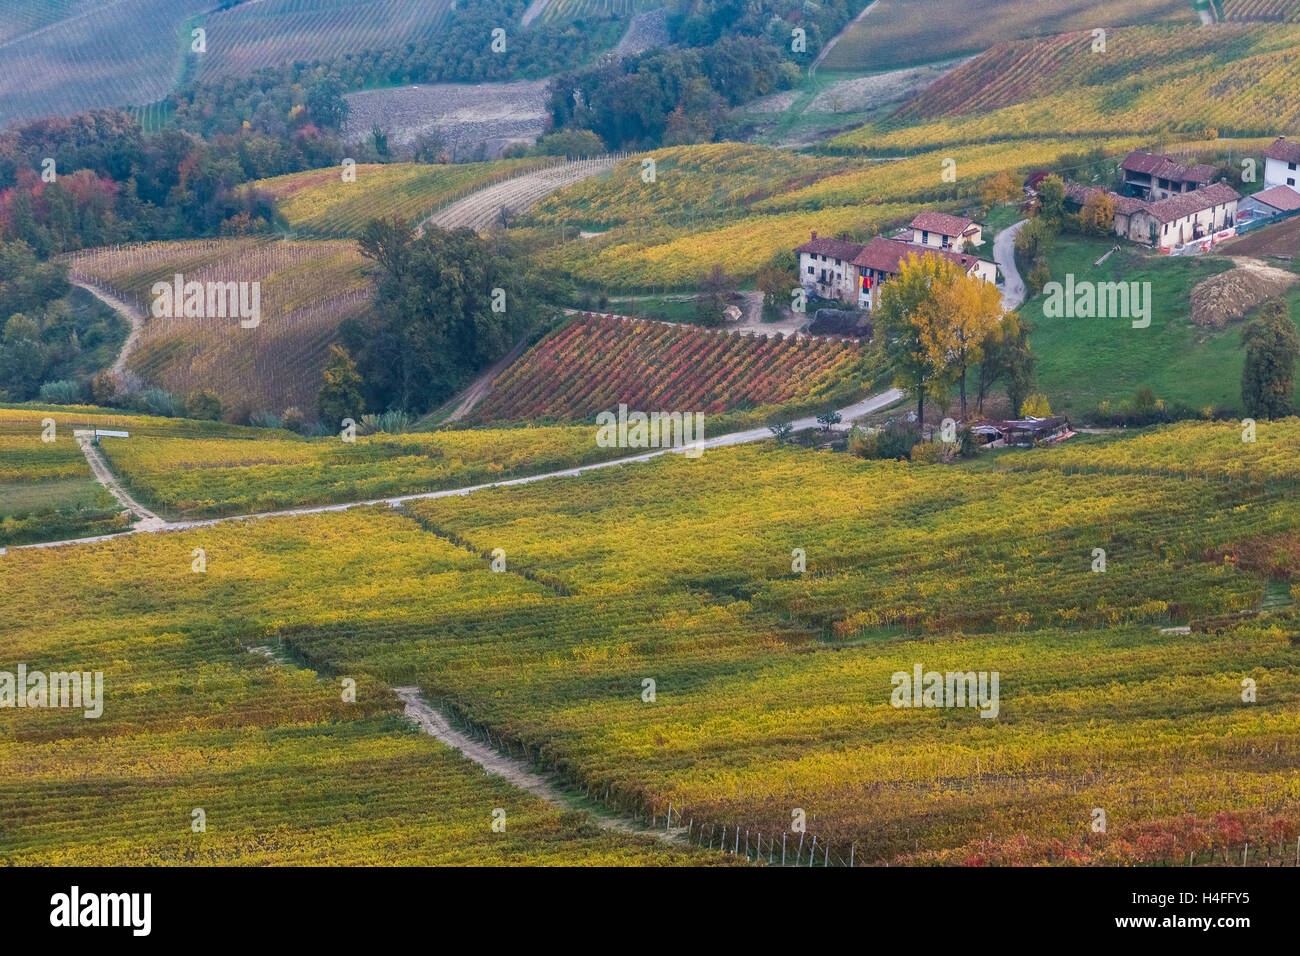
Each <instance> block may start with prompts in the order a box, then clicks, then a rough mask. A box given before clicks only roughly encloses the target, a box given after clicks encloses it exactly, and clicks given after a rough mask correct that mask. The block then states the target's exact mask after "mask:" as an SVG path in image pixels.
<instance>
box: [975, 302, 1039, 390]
mask: <svg viewBox="0 0 1300 956" xmlns="http://www.w3.org/2000/svg"><path fill="white" fill-rule="evenodd" d="M1036 361H1037V358H1036V357H1035V355H1034V353H1033V352H1032V351H1031V350H1030V348H1029V326H1028V325H1027V324H1026V323H1025V321H1024V320H1023V319H1021V318H1020V314H1019V313H1018V312H1008V313H1007V314H1006V315H1004V316H1003V317H1002V321H1001V322H1000V323H999V324H998V328H997V331H996V332H995V333H994V334H993V335H991V336H990V337H989V338H988V340H987V341H986V342H985V343H984V360H983V361H982V362H980V370H979V378H978V380H977V383H976V389H977V392H976V407H977V408H978V409H979V411H980V412H981V413H983V411H984V399H985V398H987V397H988V395H989V393H990V392H991V391H992V390H993V386H994V385H996V384H997V383H998V382H1003V383H1004V384H1005V385H1006V390H1007V400H1008V404H1009V405H1010V406H1011V413H1012V414H1013V415H1014V414H1015V413H1016V410H1017V409H1018V408H1020V406H1021V405H1022V404H1023V403H1024V401H1025V398H1026V396H1027V395H1028V394H1029V389H1030V388H1031V387H1032V386H1033V383H1034V364H1035V362H1036Z"/></svg>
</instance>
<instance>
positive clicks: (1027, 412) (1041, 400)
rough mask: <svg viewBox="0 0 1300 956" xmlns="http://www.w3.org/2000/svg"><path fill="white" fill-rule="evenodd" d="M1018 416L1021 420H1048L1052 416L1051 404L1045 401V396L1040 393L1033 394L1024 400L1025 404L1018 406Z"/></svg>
mask: <svg viewBox="0 0 1300 956" xmlns="http://www.w3.org/2000/svg"><path fill="white" fill-rule="evenodd" d="M1020 415H1021V417H1022V418H1050V417H1051V415H1052V406H1051V403H1049V402H1048V401H1047V396H1046V395H1044V394H1043V393H1042V392H1035V393H1034V394H1033V395H1030V396H1029V397H1028V398H1026V399H1025V403H1024V404H1023V405H1021V406H1020Z"/></svg>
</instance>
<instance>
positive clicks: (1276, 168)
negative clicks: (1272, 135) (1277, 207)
mask: <svg viewBox="0 0 1300 956" xmlns="http://www.w3.org/2000/svg"><path fill="white" fill-rule="evenodd" d="M1298 166H1300V143H1288V142H1287V139H1286V137H1285V136H1279V137H1278V138H1277V139H1275V140H1273V142H1272V143H1271V144H1270V145H1269V147H1268V149H1266V150H1264V185H1265V186H1290V187H1292V188H1296V182H1297V180H1298V179H1300V171H1297V167H1298Z"/></svg>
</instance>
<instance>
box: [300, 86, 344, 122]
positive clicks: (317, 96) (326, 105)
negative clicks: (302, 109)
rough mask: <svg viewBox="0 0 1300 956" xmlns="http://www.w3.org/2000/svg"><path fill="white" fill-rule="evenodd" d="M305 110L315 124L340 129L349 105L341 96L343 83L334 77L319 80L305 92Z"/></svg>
mask: <svg viewBox="0 0 1300 956" xmlns="http://www.w3.org/2000/svg"><path fill="white" fill-rule="evenodd" d="M306 103H307V110H308V112H310V113H311V116H312V119H313V120H315V121H316V125H317V126H324V127H328V128H329V129H342V128H343V124H344V123H345V122H346V121H347V118H348V110H349V108H350V107H349V105H348V101H347V99H346V98H345V97H344V96H343V84H342V83H340V82H339V81H338V80H337V79H335V78H334V77H327V78H326V79H323V80H321V81H320V82H319V83H317V84H316V85H315V86H313V87H312V88H311V90H310V91H309V92H308V93H307V100H306Z"/></svg>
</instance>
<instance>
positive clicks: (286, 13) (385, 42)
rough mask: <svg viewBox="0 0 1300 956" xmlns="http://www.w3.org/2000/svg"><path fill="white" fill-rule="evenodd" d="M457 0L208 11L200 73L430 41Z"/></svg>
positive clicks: (282, 3)
mask: <svg viewBox="0 0 1300 956" xmlns="http://www.w3.org/2000/svg"><path fill="white" fill-rule="evenodd" d="M451 6H452V4H451V0H422V2H419V3H412V2H411V0H258V2H256V3H241V4H239V5H238V6H235V7H231V8H230V9H228V10H218V11H215V12H213V13H210V14H208V16H207V17H206V18H205V19H204V22H203V26H204V28H205V29H206V30H207V32H208V52H207V53H206V54H205V55H204V56H203V57H202V59H201V60H200V64H201V65H200V70H199V76H200V77H201V78H202V79H218V78H221V77H226V76H242V75H247V74H249V73H252V72H254V71H256V70H258V69H261V68H262V67H268V66H281V65H283V64H285V63H293V62H296V61H303V62H307V63H310V62H311V61H313V60H329V59H332V58H333V57H336V56H340V55H342V54H345V53H354V54H355V53H361V52H363V51H367V50H388V49H393V48H396V47H399V46H403V45H405V44H407V43H417V44H418V43H421V42H422V41H423V40H427V39H428V38H429V37H430V36H431V35H432V34H433V33H434V32H435V31H436V30H437V29H438V26H439V24H441V23H442V22H443V21H444V20H445V19H446V17H447V14H448V12H449V10H450V9H451Z"/></svg>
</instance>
